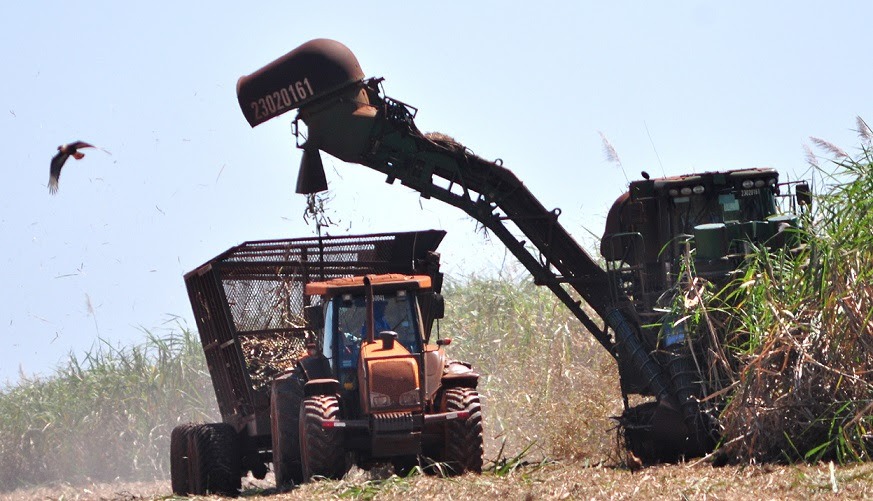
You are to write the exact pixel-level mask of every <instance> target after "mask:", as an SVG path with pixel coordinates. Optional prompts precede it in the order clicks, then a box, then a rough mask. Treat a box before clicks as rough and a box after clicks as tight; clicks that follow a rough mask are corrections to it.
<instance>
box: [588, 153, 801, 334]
mask: <svg viewBox="0 0 873 501" xmlns="http://www.w3.org/2000/svg"><path fill="white" fill-rule="evenodd" d="M801 184H802V183H799V182H789V183H780V182H779V173H778V172H777V171H775V170H773V169H768V168H757V169H742V170H730V171H719V172H704V173H701V174H691V175H684V176H673V177H665V178H660V179H644V180H639V181H634V182H632V183H630V186H629V189H628V191H627V192H625V193H624V194H622V195H621V196H620V197H619V198H618V199H617V200H616V201H615V203H614V204H613V205H612V208H611V209H610V211H609V213H608V215H607V219H606V228H605V230H604V234H603V238H602V239H601V241H600V253H601V255H602V256H603V257H604V259H605V260H606V262H607V270H608V272H609V273H610V275H611V276H612V277H613V280H611V283H612V284H613V285H614V286H616V287H614V288H613V289H612V296H613V300H614V301H617V302H620V301H621V299H622V298H624V299H629V300H631V301H632V302H633V309H634V310H636V311H637V312H638V313H639V314H640V315H642V316H643V317H650V318H646V320H653V321H654V320H656V319H657V317H659V316H660V314H659V313H658V312H657V311H653V308H657V307H659V306H660V307H663V306H665V305H663V304H661V305H658V304H657V303H658V301H659V300H661V301H663V299H664V292H665V291H668V290H670V289H671V288H672V287H673V286H674V284H675V282H676V280H677V279H678V278H679V277H681V276H682V273H681V271H682V270H681V269H680V268H681V267H682V266H689V265H693V266H694V274H695V276H699V277H704V278H707V279H709V280H711V281H714V282H717V283H718V282H723V281H724V280H725V279H726V278H728V277H729V275H730V273H731V272H732V271H733V270H736V269H737V268H738V266H739V264H740V262H741V261H742V259H743V258H744V256H745V255H747V254H749V253H750V252H752V251H753V247H754V246H766V247H768V248H771V249H773V248H781V247H785V246H786V245H792V244H795V243H796V242H795V238H796V233H794V232H792V231H790V230H791V228H796V227H797V224H798V218H797V216H796V215H795V211H796V210H803V207H805V206H808V203H803V202H804V199H803V196H802V195H799V196H798V198H797V199H796V200H795V199H790V200H789V204H788V205H789V207H786V208H784V209H787V210H784V211H783V208H781V207H780V203H779V202H780V199H781V198H785V196H783V195H782V194H781V193H782V190H784V191H785V192H790V190H791V187H792V185H798V186H797V187H796V190H798V193H802V192H803V189H804V188H803V187H801V186H799V185H801ZM806 190H807V191H808V188H806ZM691 249H693V250H694V252H693V255H692V254H691V252H690V251H691ZM683 259H684V264H683Z"/></svg>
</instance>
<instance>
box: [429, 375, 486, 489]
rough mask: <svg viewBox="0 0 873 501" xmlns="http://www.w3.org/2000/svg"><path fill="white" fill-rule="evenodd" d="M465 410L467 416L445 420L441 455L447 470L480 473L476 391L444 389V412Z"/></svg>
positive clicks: (479, 419)
mask: <svg viewBox="0 0 873 501" xmlns="http://www.w3.org/2000/svg"><path fill="white" fill-rule="evenodd" d="M459 411H467V412H468V413H469V414H468V416H467V419H456V420H453V421H449V422H447V423H446V437H445V445H444V449H443V457H442V458H440V459H442V460H443V461H444V462H445V464H446V466H447V467H448V470H449V471H448V473H449V474H456V475H460V474H461V473H464V472H465V471H470V472H475V473H481V472H482V455H483V454H484V452H485V445H484V440H483V432H482V405H481V403H480V402H479V392H478V391H476V390H474V389H472V388H450V389H448V390H446V412H459Z"/></svg>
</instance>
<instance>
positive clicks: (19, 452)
mask: <svg viewBox="0 0 873 501" xmlns="http://www.w3.org/2000/svg"><path fill="white" fill-rule="evenodd" d="M144 337H145V339H144V341H143V342H142V343H141V344H139V345H136V346H132V347H125V348H116V347H113V346H111V345H109V344H106V343H101V344H99V345H98V346H95V347H94V348H93V349H92V350H91V351H90V352H89V353H86V354H85V355H84V356H83V357H80V358H79V357H75V356H73V355H70V357H69V360H68V361H67V362H66V364H64V365H62V366H60V367H59V368H58V369H57V370H56V372H55V373H54V374H52V375H51V376H48V377H45V378H28V379H22V380H21V381H19V382H18V384H16V385H15V386H12V387H8V388H5V389H4V390H3V391H2V392H0V490H8V489H12V488H15V487H19V486H23V485H34V484H44V483H49V482H56V481H61V480H64V481H73V482H75V481H81V480H83V479H89V480H93V481H101V480H103V481H106V480H112V479H114V478H116V477H121V478H125V479H153V478H163V477H166V476H167V475H168V471H169V454H168V450H169V436H170V431H171V430H172V428H173V427H174V426H175V425H176V424H178V423H180V422H185V421H189V420H199V421H203V420H210V421H214V420H215V417H216V416H217V412H216V410H215V409H216V407H215V402H214V396H213V390H212V385H211V382H210V380H209V377H208V375H207V374H206V372H205V360H204V358H203V352H202V348H201V346H200V342H199V339H197V336H196V334H194V333H192V332H191V331H189V330H187V329H184V328H180V329H178V331H177V332H173V333H170V334H167V335H164V336H157V335H154V334H152V333H149V332H146V333H145V336H144Z"/></svg>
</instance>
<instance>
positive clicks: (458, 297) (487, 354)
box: [440, 269, 622, 464]
mask: <svg viewBox="0 0 873 501" xmlns="http://www.w3.org/2000/svg"><path fill="white" fill-rule="evenodd" d="M444 293H445V296H446V301H447V313H446V319H445V320H444V321H443V322H442V324H441V325H440V329H441V332H442V335H443V336H447V337H453V338H454V339H455V342H454V343H453V344H452V345H451V346H450V349H451V351H450V352H449V355H450V356H452V357H455V358H458V359H461V360H465V361H467V362H471V363H472V364H473V367H474V368H475V369H477V370H478V371H479V372H481V373H482V375H483V377H482V379H481V381H480V385H479V391H480V393H482V395H483V397H484V402H483V406H484V410H485V413H486V416H485V431H486V459H491V460H492V461H500V460H502V459H505V458H507V457H508V458H513V457H515V456H517V455H518V454H520V453H521V452H522V451H524V450H526V449H528V450H527V453H526V454H525V460H528V461H541V460H542V459H544V458H572V459H585V460H588V461H589V462H590V463H592V464H596V463H600V462H604V461H608V460H609V458H610V457H611V456H612V455H613V450H614V445H615V433H614V432H613V431H611V429H612V428H613V427H614V423H613V422H612V421H611V420H610V419H609V417H610V416H613V415H617V414H620V413H621V408H622V407H621V393H620V390H619V386H618V371H617V369H616V366H615V364H614V362H613V360H612V358H611V357H610V355H609V354H608V353H607V352H606V351H605V350H603V348H602V347H601V346H600V345H599V344H598V343H597V342H596V341H595V339H594V338H593V337H592V336H591V335H590V334H588V332H587V331H585V330H584V329H583V328H582V327H581V325H580V324H579V322H578V320H577V319H576V318H575V317H573V315H572V314H570V313H569V312H568V311H567V310H566V309H565V308H564V307H563V305H561V304H560V302H558V301H557V300H556V299H555V298H554V296H552V294H551V293H550V292H549V291H548V290H546V289H544V288H542V287H537V286H535V285H534V284H533V282H532V281H531V279H530V278H529V276H528V275H527V274H526V273H519V272H513V271H512V270H511V269H506V270H504V271H503V272H502V274H501V276H498V277H494V278H486V277H478V276H471V277H467V278H465V279H464V280H463V281H462V282H458V281H452V280H450V281H448V282H447V285H446V286H445V288H444ZM498 455H500V457H498Z"/></svg>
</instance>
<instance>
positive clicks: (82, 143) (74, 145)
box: [67, 141, 96, 150]
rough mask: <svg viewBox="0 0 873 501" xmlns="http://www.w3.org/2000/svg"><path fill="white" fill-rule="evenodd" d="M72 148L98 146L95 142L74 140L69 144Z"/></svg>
mask: <svg viewBox="0 0 873 501" xmlns="http://www.w3.org/2000/svg"><path fill="white" fill-rule="evenodd" d="M67 146H68V147H69V148H70V149H73V150H78V149H81V148H96V146H94V145H93V144H90V143H86V142H85V141H74V142H72V143H70V144H68V145H67Z"/></svg>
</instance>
